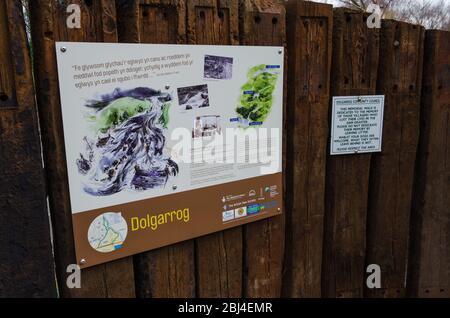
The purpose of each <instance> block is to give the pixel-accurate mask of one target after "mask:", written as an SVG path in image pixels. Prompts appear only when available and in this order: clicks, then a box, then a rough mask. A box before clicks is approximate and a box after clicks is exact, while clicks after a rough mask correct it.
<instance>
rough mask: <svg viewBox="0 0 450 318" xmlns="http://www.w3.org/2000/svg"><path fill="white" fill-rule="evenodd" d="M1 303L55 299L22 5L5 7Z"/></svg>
mask: <svg viewBox="0 0 450 318" xmlns="http://www.w3.org/2000/svg"><path fill="white" fill-rule="evenodd" d="M0 153H1V160H0V176H1V179H0V211H1V212H0V227H1V231H0V242H2V243H1V244H2V247H1V248H0V297H55V296H56V282H55V269H54V263H53V255H52V246H51V233H50V225H49V218H48V212H47V202H46V190H45V179H44V170H43V167H42V157H41V146H40V141H39V132H38V118H37V109H36V105H35V99H34V88H33V77H32V73H31V61H30V52H29V49H28V43H27V34H26V31H25V26H24V17H23V8H22V4H21V2H20V1H15V0H6V1H1V2H0Z"/></svg>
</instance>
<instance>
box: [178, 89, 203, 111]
mask: <svg viewBox="0 0 450 318" xmlns="http://www.w3.org/2000/svg"><path fill="white" fill-rule="evenodd" d="M177 92H178V104H179V105H180V109H181V110H190V109H195V108H201V107H209V94H208V85H206V84H205V85H196V86H188V87H179V88H178V89H177Z"/></svg>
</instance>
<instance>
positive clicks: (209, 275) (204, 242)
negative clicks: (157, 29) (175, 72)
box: [187, 0, 242, 298]
mask: <svg viewBox="0 0 450 318" xmlns="http://www.w3.org/2000/svg"><path fill="white" fill-rule="evenodd" d="M187 40H188V43H190V44H208V45H236V44H239V17H238V2H237V1H230V0H221V1H216V0H189V1H188V2H187ZM195 246H196V266H197V267H196V273H197V296H199V297H236V298H238V297H241V296H242V227H237V228H232V229H229V230H226V231H223V232H219V233H214V234H211V235H207V236H204V237H200V238H198V239H196V240H195Z"/></svg>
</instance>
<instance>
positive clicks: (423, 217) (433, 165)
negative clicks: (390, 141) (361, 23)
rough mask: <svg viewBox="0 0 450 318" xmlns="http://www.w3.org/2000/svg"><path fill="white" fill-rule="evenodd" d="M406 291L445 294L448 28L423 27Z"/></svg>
mask: <svg viewBox="0 0 450 318" xmlns="http://www.w3.org/2000/svg"><path fill="white" fill-rule="evenodd" d="M424 52H425V54H424V55H425V56H424V68H423V69H424V74H423V90H422V92H423V93H422V106H421V133H420V143H419V150H418V155H417V159H418V160H417V170H416V179H415V191H414V197H413V198H414V199H413V213H412V222H411V225H412V227H411V240H412V242H411V254H410V257H409V270H408V278H409V280H408V294H409V295H410V296H415V297H450V209H449V207H450V196H449V193H450V32H444V31H427V32H426V36H425V49H424Z"/></svg>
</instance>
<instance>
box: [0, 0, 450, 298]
mask: <svg viewBox="0 0 450 318" xmlns="http://www.w3.org/2000/svg"><path fill="white" fill-rule="evenodd" d="M69 4H77V5H79V6H80V8H81V26H80V28H70V27H69V26H68V25H67V23H66V22H67V18H68V17H69V15H70V13H68V12H67V11H66V10H67V6H68V5H69ZM29 7H30V19H31V20H30V22H31V34H27V30H26V29H25V24H24V23H23V21H24V17H23V10H24V7H23V6H22V3H21V2H20V1H16V0H1V1H0V150H1V158H2V160H1V161H0V174H1V180H0V210H1V211H2V213H0V226H1V229H2V230H1V233H0V240H1V241H2V248H1V249H0V296H25V297H26V296H35V297H42V296H46V297H55V296H58V291H59V296H61V297H195V296H200V297H236V298H239V297H279V296H287V297H320V296H325V297H362V296H366V297H407V296H413V297H417V296H419V297H449V296H450V248H449V245H450V212H449V211H450V210H449V206H450V197H449V193H450V183H449V180H450V168H449V159H450V158H449V157H450V150H449V140H450V125H449V122H450V105H449V101H450V32H444V31H427V32H424V29H423V28H422V27H420V26H415V25H411V24H407V23H403V22H398V21H392V20H385V21H383V23H382V28H381V30H380V29H376V28H369V27H368V26H367V23H366V22H367V20H366V19H367V16H368V15H366V14H363V13H361V12H357V11H351V10H348V9H343V8H339V9H335V10H332V6H330V5H325V4H318V3H313V2H310V1H296V0H289V1H278V0H276V1H275V0H181V1H178V0H89V1H87V0H59V1H55V0H32V1H29ZM286 25H287V28H286ZM286 32H287V33H286ZM30 35H31V38H32V42H31V43H32V46H31V47H32V52H33V56H32V59H31V58H30V54H29V48H28V45H29V43H28V39H27V36H30ZM56 41H72V42H117V41H119V42H131V43H167V44H186V43H189V44H208V45H238V44H240V45H261V46H285V44H286V45H287V46H286V59H287V63H286V66H285V80H286V81H285V88H284V89H285V90H284V92H285V101H286V103H285V105H284V107H283V108H284V109H283V112H284V116H283V117H284V127H283V132H284V144H283V169H284V176H285V177H284V185H285V188H284V189H283V199H284V200H285V202H284V205H283V211H282V212H283V214H282V215H280V216H277V217H273V218H270V219H265V220H262V221H258V222H255V223H250V224H247V225H244V226H242V227H237V228H233V229H229V230H226V231H222V232H218V233H213V234H210V235H206V236H203V237H199V238H196V239H193V240H188V241H184V242H181V243H177V244H173V245H170V246H167V247H162V248H159V249H155V250H152V251H148V252H144V253H141V254H138V255H135V256H133V257H127V258H124V259H119V260H116V261H113V262H109V263H106V264H102V265H98V266H94V267H89V268H86V269H83V270H82V275H81V288H80V289H70V288H68V287H67V285H66V280H67V277H68V276H67V275H68V273H67V272H66V269H67V266H68V265H69V264H75V263H79V262H80V260H77V259H76V257H75V248H74V238H73V229H72V214H71V206H70V199H69V188H68V179H67V167H66V158H65V145H64V138H63V127H62V115H61V105H60V96H59V84H58V70H57V66H56V52H55V42H56ZM32 61H33V63H34V72H32V65H31V64H32ZM33 73H34V74H33ZM33 75H34V83H35V84H34V85H35V87H36V95H35V94H34V91H33V90H34V88H33ZM373 94H380V95H385V97H386V99H385V112H384V122H383V123H384V132H383V145H382V152H380V153H372V154H352V155H340V156H330V155H328V153H329V140H330V138H329V136H330V135H329V134H330V127H329V126H330V114H331V111H330V110H331V109H330V108H331V107H330V97H331V96H360V95H373ZM34 96H36V99H37V109H36V107H35V106H36V105H35V99H34ZM38 113H39V116H38V115H37V114H38ZM38 120H39V123H40V127H39V125H38V124H39V123H38ZM39 128H40V131H41V141H42V147H43V149H42V151H43V158H41V156H42V155H41V145H40V142H39V141H40V140H39V138H40V136H39ZM42 159H43V161H44V168H43V167H42ZM47 194H48V199H49V205H50V206H49V208H50V215H51V222H50V221H49V216H48V207H47V201H46V199H47ZM205 208H207V207H205ZM52 233H53V237H52ZM52 239H53V251H54V254H52V245H51V243H52ZM285 244H286V248H285ZM87 261H89V260H87ZM369 264H378V265H380V267H381V279H382V282H381V288H380V289H377V290H372V289H367V288H366V287H365V285H366V284H365V282H366V277H367V275H368V274H367V273H366V266H367V265H369ZM18 267H19V268H20V270H16V269H17V268H18ZM55 267H56V268H55ZM55 273H56V278H57V279H55Z"/></svg>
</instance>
